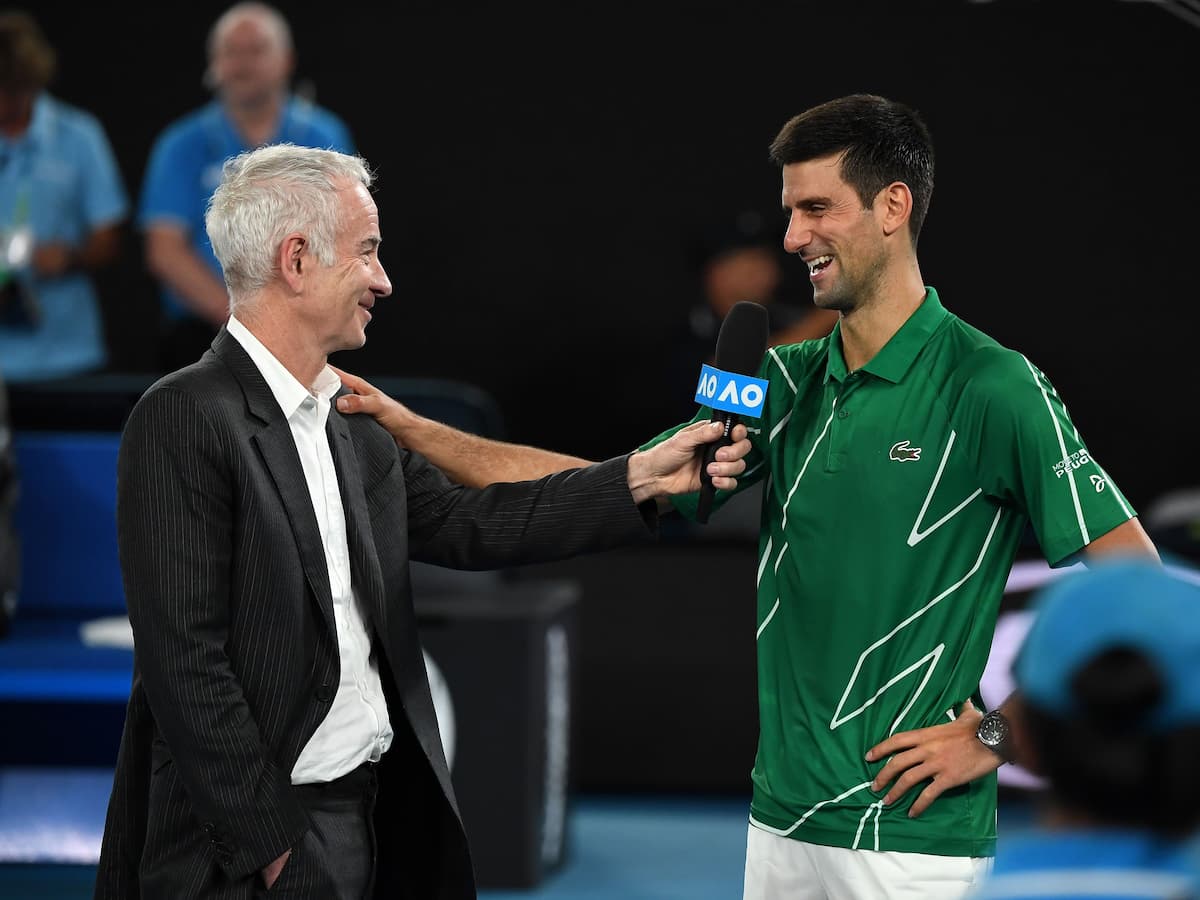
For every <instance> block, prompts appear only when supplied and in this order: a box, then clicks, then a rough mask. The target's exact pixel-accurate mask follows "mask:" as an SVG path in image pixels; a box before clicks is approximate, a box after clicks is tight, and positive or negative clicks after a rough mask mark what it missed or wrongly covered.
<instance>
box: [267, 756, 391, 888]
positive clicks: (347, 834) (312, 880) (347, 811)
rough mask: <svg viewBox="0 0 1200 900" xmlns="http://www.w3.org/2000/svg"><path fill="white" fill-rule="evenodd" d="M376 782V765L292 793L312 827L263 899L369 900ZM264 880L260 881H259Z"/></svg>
mask: <svg viewBox="0 0 1200 900" xmlns="http://www.w3.org/2000/svg"><path fill="white" fill-rule="evenodd" d="M376 788H377V782H376V777H375V766H374V764H373V763H364V764H363V765H361V766H359V767H358V768H357V769H355V770H354V771H353V772H350V773H348V774H346V775H343V776H342V777H341V778H339V779H337V780H336V781H331V782H328V783H321V784H299V785H295V786H294V787H293V788H292V789H293V790H294V791H295V793H296V796H297V798H298V799H299V800H300V802H301V803H302V804H303V805H304V808H305V810H306V811H307V813H308V818H309V821H310V823H311V826H312V827H310V828H309V830H308V833H307V834H305V835H304V840H303V841H302V842H301V843H300V845H299V846H298V847H293V848H292V855H291V856H289V857H288V861H287V862H286V863H285V864H284V867H283V870H282V871H281V872H280V873H279V878H277V879H276V881H275V883H274V884H273V885H272V886H271V888H270V889H269V890H268V889H263V890H262V891H260V896H262V897H285V898H291V900H300V898H304V900H365V898H369V897H370V896H371V895H372V892H373V891H374V883H375V858H376V845H375V828H374V825H373V823H372V815H373V813H374V811H375V793H376ZM260 880H261V879H260Z"/></svg>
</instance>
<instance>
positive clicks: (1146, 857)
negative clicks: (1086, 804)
mask: <svg viewBox="0 0 1200 900" xmlns="http://www.w3.org/2000/svg"><path fill="white" fill-rule="evenodd" d="M1198 863H1200V856H1198V855H1197V842H1196V839H1195V838H1191V839H1188V840H1183V841H1180V842H1178V843H1174V842H1169V841H1166V840H1164V839H1163V838H1159V837H1155V836H1153V835H1151V834H1149V833H1147V832H1144V831H1136V830H1132V829H1116V828H1113V829H1098V828H1097V829H1085V828H1078V829H1064V830H1059V831H1052V830H1049V829H1042V828H1033V829H1029V830H1027V831H1025V832H1023V833H1021V834H1019V835H1015V836H1013V837H1011V838H1009V839H1008V840H1007V841H1002V842H1001V845H1000V846H999V847H998V848H997V851H996V863H995V867H994V868H993V869H992V872H991V874H990V875H988V876H986V877H985V878H984V879H983V881H982V884H981V885H980V886H978V887H977V888H975V890H974V891H973V892H971V893H969V894H968V895H967V896H968V897H969V898H970V900H1001V898H1003V900H1050V898H1054V900H1094V898H1100V897H1103V898H1106V900H1151V898H1157V900H1163V898H1175V900H1181V898H1193V897H1198V896H1200V865H1198Z"/></svg>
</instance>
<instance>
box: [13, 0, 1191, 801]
mask: <svg viewBox="0 0 1200 900" xmlns="http://www.w3.org/2000/svg"><path fill="white" fill-rule="evenodd" d="M224 8H225V7H224V4H217V3H205V2H199V3H195V4H191V5H184V6H179V7H174V8H171V9H170V11H169V12H168V11H165V10H164V9H163V8H162V7H160V6H151V5H150V4H128V3H127V4H123V5H117V6H114V5H108V6H104V5H98V4H91V5H88V6H85V7H77V6H75V5H74V4H66V3H63V2H55V0H47V2H44V3H41V4H39V5H37V7H36V8H35V9H34V11H35V13H36V14H37V15H38V17H39V19H40V21H41V22H42V24H43V26H44V27H45V28H46V30H47V32H48V34H49V37H50V39H51V40H52V42H53V43H54V44H55V45H56V47H57V48H58V50H59V51H60V55H61V73H60V77H59V78H58V80H57V82H56V84H55V85H54V87H53V89H54V92H55V93H56V94H58V95H59V96H61V97H62V98H64V99H66V100H68V101H71V102H74V103H76V104H78V105H80V106H83V107H85V108H87V109H89V110H91V111H92V112H94V113H96V114H97V115H98V116H99V117H100V118H101V119H102V121H103V122H104V123H105V125H106V127H107V129H108V132H109V135H110V138H111V140H112V142H113V144H114V147H115V150H116V153H117V155H118V159H119V163H120V166H121V169H122V172H123V173H124V176H125V179H126V183H127V186H128V188H129V190H130V193H131V195H132V196H134V197H135V198H136V196H137V193H138V190H139V186H140V182H141V178H142V173H143V168H144V165H145V161H146V157H147V154H148V152H149V148H150V144H151V142H152V140H153V139H154V137H155V135H156V134H157V133H158V131H159V130H160V129H161V128H162V127H163V126H164V125H166V124H167V122H169V121H170V120H171V119H173V118H174V117H176V116H177V115H179V114H180V113H182V112H183V111H185V110H187V109H190V108H192V107H194V106H196V105H198V104H200V103H202V102H204V101H205V100H206V99H207V94H206V92H205V91H204V89H203V87H202V85H201V74H202V72H203V69H204V64H205V58H204V46H203V45H204V38H205V34H206V32H207V29H208V27H209V25H210V24H211V22H212V21H213V20H214V19H215V18H216V16H217V15H219V13H220V12H221V11H222V10H223V9H224ZM287 13H288V15H289V17H290V18H291V20H292V22H293V25H294V28H295V32H296V41H297V46H298V52H299V67H298V73H297V75H298V79H297V82H298V84H299V85H303V86H304V87H305V88H306V89H311V90H313V91H315V97H316V99H317V101H318V102H320V103H322V104H324V105H327V106H329V107H330V108H332V109H334V110H336V111H337V112H339V113H340V114H341V115H342V116H343V117H344V118H345V119H346V120H347V122H348V123H349V124H350V126H351V128H352V130H353V133H354V136H355V139H356V141H357V142H358V145H359V149H360V150H361V152H362V153H363V154H364V155H365V156H366V158H367V159H368V160H369V161H370V162H371V163H372V164H373V165H374V166H375V167H376V168H377V169H378V171H379V181H378V188H377V199H378V202H379V206H380V209H381V214H382V224H383V231H384V236H385V242H384V247H383V260H384V262H385V264H386V265H387V267H388V270H389V273H390V275H391V278H392V281H393V283H394V285H395V288H396V291H395V294H394V296H393V298H392V299H391V300H390V301H385V303H384V304H383V305H382V306H381V307H380V308H379V309H377V314H376V317H375V320H374V322H373V323H372V325H371V330H370V340H369V342H368V344H367V346H366V347H365V348H364V349H362V350H360V351H356V352H354V353H346V354H340V355H339V357H340V358H338V359H337V360H336V362H337V363H338V364H340V365H342V366H343V367H345V368H347V369H349V370H351V371H355V372H358V373H360V374H363V375H365V376H368V377H372V376H379V377H382V376H385V375H389V376H390V375H395V376H440V377H445V378H451V379H456V380H459V381H463V382H467V383H471V384H475V385H478V386H479V387H482V388H484V389H485V390H486V391H488V392H489V393H490V394H491V395H492V396H493V397H495V399H496V400H497V401H498V403H499V405H500V407H501V409H502V412H503V414H504V419H505V423H506V426H507V431H506V433H507V435H508V436H509V437H510V438H512V439H515V440H520V441H526V442H532V443H536V444H542V445H547V446H552V447H555V448H558V449H562V450H567V451H573V452H577V453H580V454H584V455H588V456H593V457H600V456H605V455H609V454H613V453H617V452H621V451H623V450H625V449H627V448H628V447H629V446H631V445H632V444H634V443H636V442H637V441H639V440H641V439H642V438H645V437H648V436H650V435H651V434H653V433H655V432H656V431H657V430H658V429H659V428H661V427H663V426H665V425H667V424H670V423H671V421H673V420H672V419H667V418H664V416H665V415H666V414H667V413H666V411H667V410H669V409H677V408H678V406H679V402H680V398H676V397H668V396H663V392H662V390H661V389H658V388H656V384H657V382H658V380H659V375H660V367H661V360H662V358H663V357H665V356H666V355H667V351H668V350H669V347H668V345H669V343H670V341H671V339H672V335H673V333H674V332H675V330H676V329H677V328H678V327H679V325H680V322H681V320H682V317H683V316H684V314H685V311H686V309H687V308H688V306H689V305H690V304H691V303H692V302H693V299H694V292H695V286H694V284H693V273H692V272H691V270H690V268H689V257H688V248H689V245H690V241H691V239H692V237H693V235H694V232H695V230H696V229H697V228H698V227H700V226H702V225H703V224H704V223H706V222H707V221H708V220H709V219H711V218H712V217H718V216H725V215H731V214H732V212H733V211H736V210H741V209H751V210H756V211H759V212H761V213H762V214H764V215H767V216H774V217H778V221H779V223H780V225H782V216H781V215H780V214H779V212H778V208H779V203H778V192H779V175H778V172H776V171H775V169H774V168H773V167H772V166H771V165H770V164H769V163H768V161H767V158H766V147H767V145H768V143H769V142H770V140H771V138H772V137H773V136H774V134H775V132H776V131H777V129H778V128H779V126H780V125H781V124H782V123H783V122H784V121H785V120H786V119H787V118H788V117H790V116H791V115H793V114H794V113H796V112H799V111H800V110H801V109H803V108H804V107H806V106H809V105H811V104H814V103H817V102H820V101H823V100H826V99H829V98H831V97H833V96H836V95H839V94H843V93H848V92H852V91H874V92H878V93H883V94H887V95H890V96H892V97H894V98H896V99H899V100H903V101H906V102H908V103H910V104H912V105H914V106H916V107H917V108H919V109H920V110H921V111H922V112H923V113H924V114H925V116H926V118H927V120H928V122H929V124H930V127H931V129H932V131H933V134H934V137H935V139H936V142H937V151H938V184H937V189H936V191H935V193H934V198H933V204H932V207H931V211H930V215H929V218H928V220H927V223H926V227H925V231H924V234H923V236H922V239H921V258H922V270H923V274H924V276H925V279H926V281H927V282H928V283H930V284H933V285H935V286H936V287H937V288H938V289H939V292H940V293H941V294H942V297H943V300H944V301H945V302H946V304H947V305H948V306H949V307H950V308H951V309H952V310H954V311H955V312H957V313H958V314H960V315H961V316H963V317H964V318H965V319H967V320H968V321H970V322H971V323H972V324H975V325H977V326H978V327H981V328H983V329H984V330H985V331H987V332H989V333H991V334H992V335H993V336H995V337H996V338H997V339H999V340H1000V341H1002V342H1003V343H1006V344H1008V345H1009V346H1012V347H1015V348H1017V349H1020V350H1022V351H1023V352H1025V353H1026V354H1027V355H1028V356H1029V357H1030V358H1031V359H1032V360H1033V361H1034V362H1035V363H1036V364H1038V365H1039V366H1040V367H1041V368H1042V369H1043V370H1044V371H1045V372H1046V373H1047V374H1048V375H1049V376H1050V378H1051V379H1052V380H1053V381H1054V383H1055V385H1056V386H1057V388H1058V390H1059V392H1060V393H1061V394H1062V396H1063V397H1064V398H1065V400H1066V402H1067V403H1068V405H1069V408H1070V409H1071V412H1072V414H1073V416H1074V418H1075V421H1076V424H1077V425H1078V426H1079V428H1080V431H1081V433H1082V434H1083V435H1084V436H1085V438H1087V440H1088V443H1089V444H1090V446H1091V449H1092V451H1093V453H1094V454H1095V455H1096V456H1097V458H1099V459H1100V460H1101V461H1102V462H1103V464H1104V465H1105V467H1106V468H1107V469H1108V471H1109V472H1110V473H1111V474H1112V476H1113V477H1114V478H1115V479H1116V480H1117V481H1118V483H1119V484H1121V486H1122V487H1123V488H1124V489H1125V492H1126V493H1127V494H1128V495H1129V497H1130V499H1131V500H1132V501H1133V502H1134V504H1135V505H1136V506H1138V507H1139V508H1141V509H1143V510H1144V509H1145V507H1147V506H1148V505H1149V504H1150V503H1151V502H1152V501H1153V500H1154V499H1155V498H1156V497H1158V496H1160V495H1161V494H1163V493H1164V492H1166V491H1168V490H1170V489H1172V488H1175V487H1178V486H1181V485H1193V484H1195V483H1196V482H1197V478H1196V476H1195V474H1194V473H1193V471H1192V468H1191V466H1190V463H1191V462H1192V461H1194V460H1196V459H1198V458H1200V452H1198V451H1200V446H1198V445H1200V436H1198V429H1197V427H1196V414H1195V409H1196V405H1197V404H1196V393H1197V391H1196V388H1195V376H1194V374H1193V370H1194V367H1193V362H1194V360H1193V357H1194V356H1195V353H1196V340H1195V337H1194V330H1193V327H1192V325H1191V321H1192V318H1193V317H1192V314H1191V313H1192V307H1193V306H1194V305H1195V303H1196V299H1197V292H1196V288H1195V279H1194V277H1193V276H1192V273H1191V268H1192V261H1193V259H1194V257H1195V255H1196V252H1197V251H1196V248H1197V246H1200V240H1198V239H1200V224H1198V220H1197V217H1196V215H1195V213H1194V209H1195V206H1196V202H1197V199H1198V198H1200V171H1198V167H1197V161H1196V152H1195V149H1194V147H1195V145H1194V143H1193V141H1192V139H1191V129H1192V128H1193V127H1194V121H1195V119H1196V112H1197V109H1200V103H1198V102H1197V101H1198V99H1200V98H1198V96H1197V95H1198V93H1200V77H1198V76H1200V72H1198V71H1197V70H1198V68H1200V52H1198V50H1200V30H1198V29H1197V27H1195V26H1194V25H1193V24H1190V23H1189V22H1187V21H1185V20H1184V19H1183V18H1181V17H1179V16H1177V15H1173V14H1172V13H1171V12H1170V11H1169V9H1168V8H1167V7H1165V6H1159V5H1155V4H1152V3H1147V2H1134V0H1077V2H1070V0H1044V2H1033V0H995V2H990V3H986V2H983V3H969V2H965V0H939V2H933V3H928V2H926V3H911V2H894V0H878V2H871V3H867V2H841V3H836V4H833V3H802V2H791V3H787V4H778V5H774V4H740V5H739V6H737V8H734V7H733V6H732V5H731V4H721V5H717V4H713V5H709V6H705V5H701V4H695V3H693V4H687V5H682V4H681V5H676V6H673V7H665V6H661V5H651V4H644V5H643V6H642V7H640V8H634V7H626V8H619V7H617V6H614V5H606V6H603V7H587V8H586V9H585V10H583V11H577V10H574V9H569V8H566V6H565V5H564V6H560V7H558V8H551V7H550V6H549V5H545V8H536V7H533V6H530V5H528V4H526V5H511V4H510V5H506V6H504V7H503V8H495V9H492V10H491V11H485V12H466V11H461V10H456V11H453V12H450V11H446V10H443V9H441V8H438V7H435V6H433V5H427V4H406V5H402V6H397V7H396V8H393V9H387V10H382V9H378V8H376V7H374V6H373V5H368V4H364V3H357V2H343V3H340V4H338V5H337V6H336V8H331V7H330V6H329V5H322V6H320V7H317V6H315V5H314V6H308V5H305V6H303V7H296V8H292V9H287ZM130 239H131V242H130V244H129V245H128V247H127V254H126V257H125V259H124V260H123V262H122V263H121V265H120V266H118V267H117V269H116V270H114V271H113V272H111V273H110V274H109V275H108V276H107V277H106V278H105V280H104V287H105V296H106V310H105V312H106V320H107V322H108V328H109V335H110V342H111V344H112V347H113V350H114V357H115V359H114V362H115V366H116V368H118V369H122V370H125V371H130V372H137V373H145V372H148V371H150V370H152V369H153V367H154V359H155V348H154V346H153V333H154V332H153V322H154V317H155V315H156V310H157V306H156V299H155V291H154V286H153V285H152V283H151V282H150V281H149V279H148V277H147V276H146V274H145V272H144V270H143V268H142V263H141V257H140V246H139V244H138V243H137V241H136V239H135V235H134V234H133V233H132V232H131V234H130ZM787 263H788V266H789V271H790V272H791V279H790V282H789V285H788V291H789V297H790V300H791V302H794V303H797V304H799V305H806V304H809V303H810V299H809V294H808V287H807V281H806V279H805V278H804V273H803V270H802V267H801V266H800V265H799V264H798V263H797V262H796V261H795V260H788V261H787ZM684 400H686V398H684ZM685 406H686V403H685ZM697 560H701V562H700V563H698V562H697ZM754 562H755V559H754V551H753V547H752V545H750V544H749V543H748V542H742V543H738V542H737V541H734V542H732V544H710V546H709V547H708V548H707V549H701V551H700V553H699V554H696V553H689V552H686V551H680V550H679V549H678V547H677V545H676V546H674V547H672V548H668V549H667V550H666V551H663V550H662V549H661V548H659V549H656V550H651V551H642V550H629V551H615V552H613V553H609V554H601V555H598V556H594V557H589V558H585V559H581V560H575V561H569V562H567V563H562V564H555V565H553V566H544V567H531V568H530V570H529V571H527V572H526V573H524V574H526V575H528V576H529V577H535V578H536V577H569V578H577V579H579V580H580V581H581V582H582V584H583V602H582V604H581V609H580V626H581V627H580V632H581V642H582V643H581V649H580V657H581V662H580V679H581V684H580V690H581V700H582V709H583V715H582V717H581V719H580V722H579V725H578V727H579V736H580V737H581V738H582V740H581V741H580V752H579V756H578V772H579V774H578V778H579V782H580V784H581V785H583V786H585V787H643V786H650V787H655V788H659V789H661V788H664V787H666V788H671V787H679V788H687V787H691V786H695V785H697V784H701V783H703V784H704V785H706V786H709V787H711V786H714V785H716V786H720V787H728V788H730V789H733V790H743V789H744V788H745V785H746V784H747V773H748V771H749V767H750V763H751V756H752V753H753V746H754V729H755V714H754V708H753V692H754V684H753V677H754V676H753V652H754V648H753V638H752V635H753V622H752V612H753V601H752V592H753V586H752V585H753V583H752V581H751V577H752V576H751V572H752V570H753V566H754ZM680 748H690V749H688V750H687V751H686V753H685V754H684V757H686V758H684V757H681V755H680V752H679V750H680Z"/></svg>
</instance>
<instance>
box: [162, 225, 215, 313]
mask: <svg viewBox="0 0 1200 900" xmlns="http://www.w3.org/2000/svg"><path fill="white" fill-rule="evenodd" d="M146 261H147V264H148V265H149V267H150V271H151V272H152V273H153V274H154V276H155V277H157V278H158V279H159V280H160V281H162V282H163V283H164V284H166V285H167V287H169V288H170V289H171V290H172V291H174V292H175V293H176V294H177V295H178V296H179V297H180V298H181V299H182V300H183V302H184V304H185V305H186V306H187V307H188V309H190V310H191V311H192V312H193V313H195V314H196V315H197V316H200V317H201V318H202V319H205V320H207V321H209V322H211V323H213V324H214V325H218V326H219V325H221V324H223V323H224V322H225V320H226V319H227V318H228V317H229V295H228V294H227V293H226V291H225V285H224V284H223V283H222V282H221V280H220V279H219V278H217V276H216V275H214V274H213V272H212V270H211V269H210V268H209V267H208V266H207V265H206V264H205V262H204V260H202V259H201V258H200V257H199V256H197V255H196V253H195V252H194V251H193V250H192V249H191V247H189V246H187V245H186V243H184V241H183V240H182V239H180V238H178V237H176V236H174V235H172V236H171V237H168V238H163V237H161V236H154V235H152V236H151V237H150V238H149V239H148V240H147V243H146Z"/></svg>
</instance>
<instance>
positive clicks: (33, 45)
mask: <svg viewBox="0 0 1200 900" xmlns="http://www.w3.org/2000/svg"><path fill="white" fill-rule="evenodd" d="M55 63H56V58H55V53H54V48H53V47H51V46H50V44H49V42H48V41H47V40H46V37H45V35H43V34H42V29H41V28H39V27H38V23H37V21H36V20H35V19H34V18H33V16H31V15H29V13H27V12H22V11H20V10H7V11H4V12H0V88H2V89H5V90H10V91H22V92H24V91H30V92H33V93H37V92H38V91H40V90H41V89H42V88H44V87H45V86H46V85H48V84H49V83H50V79H52V78H53V77H54V66H55Z"/></svg>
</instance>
